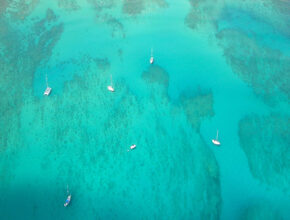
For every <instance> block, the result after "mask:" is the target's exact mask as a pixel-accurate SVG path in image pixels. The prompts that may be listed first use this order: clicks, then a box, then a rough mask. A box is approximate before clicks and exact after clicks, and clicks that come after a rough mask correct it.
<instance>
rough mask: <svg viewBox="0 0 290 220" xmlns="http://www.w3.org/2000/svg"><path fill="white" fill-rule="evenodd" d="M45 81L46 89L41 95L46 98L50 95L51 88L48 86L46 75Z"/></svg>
mask: <svg viewBox="0 0 290 220" xmlns="http://www.w3.org/2000/svg"><path fill="white" fill-rule="evenodd" d="M45 80H46V89H45V91H44V93H43V95H47V96H49V94H50V92H51V88H50V87H49V86H48V81H47V74H46V77H45Z"/></svg>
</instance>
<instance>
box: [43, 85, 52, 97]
mask: <svg viewBox="0 0 290 220" xmlns="http://www.w3.org/2000/svg"><path fill="white" fill-rule="evenodd" d="M50 92H51V88H50V87H47V88H46V90H45V91H44V93H43V95H47V96H49V94H50Z"/></svg>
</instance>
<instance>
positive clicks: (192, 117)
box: [180, 93, 214, 131]
mask: <svg viewBox="0 0 290 220" xmlns="http://www.w3.org/2000/svg"><path fill="white" fill-rule="evenodd" d="M180 101H181V105H182V107H183V109H184V112H185V114H186V116H187V118H188V121H189V123H190V124H191V126H192V127H193V128H194V130H196V131H199V129H200V125H201V122H202V120H204V119H206V118H210V117H213V116H214V111H213V95H212V93H205V94H203V93H200V94H199V95H196V96H193V97H188V96H181V97H180Z"/></svg>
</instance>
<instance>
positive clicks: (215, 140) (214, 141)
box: [211, 130, 221, 146]
mask: <svg viewBox="0 0 290 220" xmlns="http://www.w3.org/2000/svg"><path fill="white" fill-rule="evenodd" d="M218 137H219V131H218V130H217V134H216V139H212V140H211V141H212V143H213V144H214V145H218V146H219V145H221V143H220V142H219V141H218Z"/></svg>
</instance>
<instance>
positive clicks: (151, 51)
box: [151, 48, 153, 57]
mask: <svg viewBox="0 0 290 220" xmlns="http://www.w3.org/2000/svg"><path fill="white" fill-rule="evenodd" d="M151 57H153V48H151Z"/></svg>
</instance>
